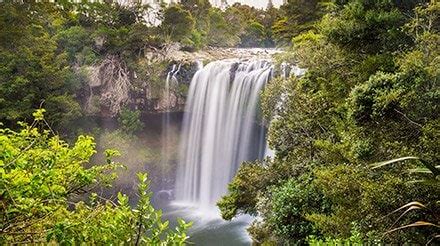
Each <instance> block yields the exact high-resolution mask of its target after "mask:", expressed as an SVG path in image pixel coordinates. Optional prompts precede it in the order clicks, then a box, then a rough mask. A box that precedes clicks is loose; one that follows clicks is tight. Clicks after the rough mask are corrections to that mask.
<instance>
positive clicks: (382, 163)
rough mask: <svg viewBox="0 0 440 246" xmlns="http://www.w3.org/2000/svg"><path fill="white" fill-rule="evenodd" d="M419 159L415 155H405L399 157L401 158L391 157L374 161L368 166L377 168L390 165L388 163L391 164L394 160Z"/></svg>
mask: <svg viewBox="0 0 440 246" xmlns="http://www.w3.org/2000/svg"><path fill="white" fill-rule="evenodd" d="M419 159H420V158H419V157H415V156H406V157H401V158H397V159H392V160H389V161H383V162H378V163H374V164H371V165H370V166H371V168H372V169H377V168H380V167H383V166H386V165H390V164H393V163H396V162H401V161H406V160H419Z"/></svg>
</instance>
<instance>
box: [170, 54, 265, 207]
mask: <svg viewBox="0 0 440 246" xmlns="http://www.w3.org/2000/svg"><path fill="white" fill-rule="evenodd" d="M237 66H238V67H237ZM272 69H273V68H272V65H271V64H270V63H268V62H267V61H261V60H259V61H253V62H240V61H238V60H223V61H216V62H212V63H209V64H208V65H206V66H205V67H203V68H202V69H200V70H199V71H198V72H197V73H196V74H195V75H194V78H193V80H192V82H191V85H190V89H189V93H188V98H187V104H186V109H185V116H184V122H183V129H182V138H181V139H182V141H181V145H180V147H181V149H180V158H179V169H178V175H177V181H176V198H177V200H178V201H179V202H184V203H190V204H194V205H196V206H197V207H198V208H200V209H201V211H212V210H215V203H216V202H217V201H218V200H219V198H220V197H221V196H222V195H224V194H225V193H226V190H227V184H228V183H229V182H230V181H231V179H232V177H233V175H234V174H235V172H236V170H237V168H238V165H239V164H240V163H241V162H243V161H246V160H255V159H258V158H261V157H262V156H263V154H264V151H265V139H264V132H262V128H261V127H258V126H257V124H258V119H257V118H258V117H257V112H258V101H259V94H260V91H261V89H262V88H263V87H264V85H265V84H266V83H267V81H268V80H269V79H270V77H271V73H272ZM234 70H235V71H234ZM231 71H232V72H231ZM263 131H264V129H263Z"/></svg>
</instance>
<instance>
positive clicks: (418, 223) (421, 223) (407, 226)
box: [386, 221, 440, 234]
mask: <svg viewBox="0 0 440 246" xmlns="http://www.w3.org/2000/svg"><path fill="white" fill-rule="evenodd" d="M418 226H433V227H437V228H440V226H439V225H436V224H433V223H430V222H426V221H417V222H414V223H412V224H409V225H404V226H401V227H397V228H394V229H392V230H389V231H387V232H386V234H388V233H392V232H395V231H398V230H402V229H405V228H410V227H418Z"/></svg>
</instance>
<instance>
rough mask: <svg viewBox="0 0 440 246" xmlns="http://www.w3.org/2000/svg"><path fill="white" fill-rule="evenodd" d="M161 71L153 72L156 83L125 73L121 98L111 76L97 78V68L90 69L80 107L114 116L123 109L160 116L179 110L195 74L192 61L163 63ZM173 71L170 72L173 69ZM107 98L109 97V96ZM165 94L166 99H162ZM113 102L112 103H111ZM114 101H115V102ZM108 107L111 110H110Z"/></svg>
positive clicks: (119, 89) (96, 114)
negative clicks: (162, 113)
mask: <svg viewBox="0 0 440 246" xmlns="http://www.w3.org/2000/svg"><path fill="white" fill-rule="evenodd" d="M163 63H167V64H166V65H165V68H164V69H161V71H157V72H156V74H157V73H158V76H157V78H156V81H150V79H149V78H142V77H139V76H140V75H136V73H135V72H133V71H126V73H127V74H130V76H127V77H126V78H127V79H126V81H127V85H126V86H125V87H124V88H123V89H124V90H125V91H123V92H124V93H125V94H123V95H124V97H123V98H122V99H121V96H119V97H118V95H120V94H121V87H120V86H117V85H119V84H121V83H118V82H119V81H120V80H119V81H118V80H115V79H114V78H115V76H111V75H109V76H98V75H100V74H101V73H100V71H101V70H102V69H101V67H100V66H98V67H90V68H89V75H88V77H89V78H88V88H84V91H85V92H86V93H84V95H83V98H81V99H80V100H81V101H82V102H83V107H84V109H85V111H86V112H87V113H88V114H89V115H94V116H101V117H114V116H116V115H117V114H118V113H119V110H120V109H121V108H123V107H128V108H130V109H136V110H140V111H141V112H142V113H161V112H179V111H183V109H184V105H185V100H186V96H187V95H186V94H187V92H188V88H189V84H190V83H191V80H192V77H193V76H194V74H195V73H196V72H197V69H198V63H197V62H196V61H190V62H189V61H163ZM173 69H174V70H173ZM169 76H171V77H172V78H170V79H169V92H168V93H166V91H165V88H166V81H167V77H169ZM109 95H110V96H109ZM166 95H168V96H166ZM113 99H115V100H113ZM116 99H117V100H116ZM110 106H112V107H110Z"/></svg>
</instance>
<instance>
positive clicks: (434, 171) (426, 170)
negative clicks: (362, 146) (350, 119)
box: [371, 156, 440, 244]
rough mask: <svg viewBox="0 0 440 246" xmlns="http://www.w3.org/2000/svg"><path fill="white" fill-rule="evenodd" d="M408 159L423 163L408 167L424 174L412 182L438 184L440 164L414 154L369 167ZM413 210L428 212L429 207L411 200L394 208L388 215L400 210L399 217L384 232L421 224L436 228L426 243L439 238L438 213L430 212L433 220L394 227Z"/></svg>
mask: <svg viewBox="0 0 440 246" xmlns="http://www.w3.org/2000/svg"><path fill="white" fill-rule="evenodd" d="M408 160H417V161H419V162H420V163H422V164H423V166H422V167H418V168H413V169H409V170H408V171H409V172H410V173H419V174H425V175H426V176H425V177H424V179H422V180H414V181H412V182H421V183H429V184H434V185H440V165H432V164H431V163H429V162H427V161H425V160H422V159H420V158H419V157H415V156H407V157H401V158H397V159H392V160H388V161H383V162H379V163H375V164H372V165H371V167H372V169H377V168H381V167H384V166H388V165H391V164H394V163H401V162H404V161H408ZM435 203H437V204H440V201H436V202H435ZM414 210H425V211H427V212H430V211H429V209H428V208H427V207H426V206H425V205H424V204H422V203H420V202H417V201H413V202H410V203H407V204H405V205H403V206H402V207H400V208H398V209H396V210H394V211H393V212H391V213H390V214H389V215H391V214H395V213H398V212H400V213H401V214H400V215H399V217H398V218H397V220H396V221H395V222H394V223H393V225H392V226H391V228H392V229H390V230H388V231H387V232H386V234H388V233H392V232H395V231H398V230H402V229H406V228H412V227H421V226H427V227H432V228H435V229H436V230H437V232H436V234H435V235H434V237H433V238H431V239H430V240H429V241H428V243H427V244H429V243H431V242H432V241H433V240H436V239H439V238H440V217H439V215H438V214H435V213H432V212H431V213H432V215H433V217H434V218H435V221H430V222H428V221H416V222H414V223H410V224H407V225H403V226H398V227H395V225H396V224H397V223H398V222H399V221H400V220H401V219H402V218H403V217H404V216H405V215H406V214H408V213H409V212H411V211H414Z"/></svg>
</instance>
